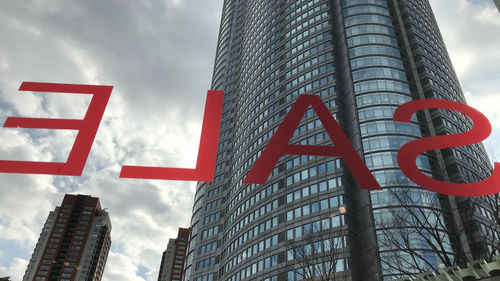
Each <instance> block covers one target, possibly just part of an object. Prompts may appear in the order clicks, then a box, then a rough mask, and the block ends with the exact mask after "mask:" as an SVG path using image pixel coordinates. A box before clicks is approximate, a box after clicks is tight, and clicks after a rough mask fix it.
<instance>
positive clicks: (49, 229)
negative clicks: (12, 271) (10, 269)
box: [23, 194, 111, 281]
mask: <svg viewBox="0 0 500 281" xmlns="http://www.w3.org/2000/svg"><path fill="white" fill-rule="evenodd" d="M110 232H111V221H110V219H109V215H108V213H107V212H106V211H105V210H103V209H102V207H101V204H100V202H99V199H98V198H95V197H91V196H87V195H69V194H66V195H65V196H64V199H63V202H62V203H61V206H58V207H56V208H55V209H54V211H52V212H50V213H49V216H48V218H47V220H46V221H45V225H44V227H43V229H42V232H41V234H40V238H39V239H38V242H37V244H36V246H35V250H34V252H33V255H32V257H31V259H30V262H29V264H28V268H27V270H26V273H25V275H24V278H23V281H99V280H101V278H102V274H103V272H104V266H105V265H106V259H107V257H108V252H109V248H110V246H111V236H110Z"/></svg>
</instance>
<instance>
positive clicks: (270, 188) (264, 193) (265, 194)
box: [229, 183, 278, 222]
mask: <svg viewBox="0 0 500 281" xmlns="http://www.w3.org/2000/svg"><path fill="white" fill-rule="evenodd" d="M275 192H278V183H274V184H273V185H270V186H268V187H266V188H264V189H262V190H261V191H260V192H258V193H256V194H255V195H253V196H252V197H250V198H249V199H247V200H246V201H245V202H244V203H243V204H241V205H240V206H239V207H238V208H236V210H233V211H232V212H233V213H232V214H231V216H230V217H229V222H231V221H233V220H234V219H235V218H236V217H238V216H239V215H240V214H242V213H243V212H245V210H247V209H248V208H250V207H252V206H253V205H254V204H257V203H259V201H260V200H262V199H264V198H266V197H268V196H271V194H273V193H275ZM242 193H243V192H240V193H239V194H242ZM239 194H238V196H239ZM236 198H237V197H236ZM236 198H234V199H233V200H232V202H234V201H236V200H235V199H236ZM266 208H267V207H266ZM261 215H262V214H261ZM256 218H257V217H256Z"/></svg>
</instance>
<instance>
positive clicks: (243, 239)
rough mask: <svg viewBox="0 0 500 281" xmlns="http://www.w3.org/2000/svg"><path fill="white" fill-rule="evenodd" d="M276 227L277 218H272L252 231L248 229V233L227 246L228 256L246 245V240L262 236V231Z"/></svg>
mask: <svg viewBox="0 0 500 281" xmlns="http://www.w3.org/2000/svg"><path fill="white" fill-rule="evenodd" d="M276 226H278V217H277V216H276V217H274V218H271V219H268V220H267V221H265V222H262V223H261V224H259V225H256V226H254V228H253V229H250V230H249V231H247V232H245V233H243V234H242V235H241V236H239V237H238V238H236V239H235V240H234V241H233V242H231V244H229V246H228V248H227V249H228V254H229V253H231V252H232V251H234V250H235V249H237V248H238V247H240V246H241V245H243V244H244V243H246V242H247V241H248V240H250V239H252V238H254V237H257V235H262V234H263V232H264V231H267V230H270V229H271V228H273V227H276Z"/></svg>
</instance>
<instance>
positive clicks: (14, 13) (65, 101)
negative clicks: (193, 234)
mask: <svg viewBox="0 0 500 281" xmlns="http://www.w3.org/2000/svg"><path fill="white" fill-rule="evenodd" d="M221 5H222V3H215V2H213V1H210V0H202V1H196V2H193V1H148V0H144V1H133V2H126V3H125V2H123V1H118V0H112V1H98V0H89V1H84V2H82V1H76V0H70V1H60V0H31V1H15V0H6V1H4V2H3V3H2V9H1V10H0V33H2V45H1V46H0V109H1V110H0V122H2V123H3V122H4V121H5V118H7V117H8V116H23V117H50V118H56V117H57V118H81V117H82V116H83V114H84V113H85V111H86V108H87V107H88V103H89V96H86V95H83V96H82V97H79V96H78V95H64V94H32V93H29V92H18V91H17V89H18V87H19V86H20V84H21V82H22V81H36V82H63V83H84V84H92V83H94V84H107V85H114V86H115V88H114V90H113V93H112V95H111V98H110V101H109V104H108V107H107V109H106V112H105V114H104V117H103V121H102V123H101V126H100V128H99V131H98V133H97V136H96V139H95V142H94V144H93V147H92V150H91V153H90V155H89V158H88V162H87V165H86V167H85V169H84V173H83V176H82V177H57V176H39V175H6V174H0V182H1V186H0V189H1V190H2V197H1V198H0V237H2V241H4V242H5V241H6V242H5V243H12V244H13V245H20V246H22V249H23V251H22V252H19V253H18V252H16V253H13V252H8V253H5V255H4V256H3V257H2V259H0V262H1V263H0V267H3V268H6V269H7V268H10V267H11V264H14V263H16V264H17V263H18V261H19V260H21V259H23V260H28V259H29V258H30V256H31V254H32V251H33V248H34V245H35V243H36V240H37V239H38V235H39V233H40V231H41V227H42V225H43V223H44V221H45V219H46V217H47V215H48V212H49V211H50V210H52V209H53V208H54V207H55V206H56V205H58V204H60V202H61V200H62V197H63V195H64V193H66V192H70V193H84V194H91V195H93V196H96V197H100V198H101V203H102V206H103V207H105V208H108V210H109V212H110V217H111V221H112V224H113V230H112V233H111V234H112V240H113V244H112V251H111V252H110V255H109V259H108V263H107V266H106V273H105V280H110V281H115V280H120V281H121V280H143V279H142V278H140V277H139V276H137V274H139V272H141V274H142V275H146V276H147V278H148V280H155V279H156V278H157V276H155V275H157V273H158V266H159V263H160V260H161V254H162V252H163V251H164V249H165V247H166V243H167V241H168V238H172V237H174V236H175V235H176V234H177V227H179V226H188V223H189V219H190V215H191V206H192V201H193V196H194V192H193V189H194V183H186V182H165V181H145V180H131V179H119V178H118V176H119V173H120V169H121V166H122V165H124V164H128V165H148V166H151V165H156V166H173V167H194V165H195V161H196V153H197V149H198V144H199V135H200V129H201V120H202V116H203V105H204V101H205V95H206V90H207V89H208V88H209V86H210V77H211V73H212V69H213V68H212V66H213V54H214V53H215V47H216V36H217V32H218V27H219V20H220V11H221V8H222V7H221ZM74 133H75V132H67V131H66V132H65V131H57V130H23V129H4V128H0V139H1V140H2V141H1V142H0V159H14V160H38V161H54V160H57V161H64V160H65V158H66V157H67V155H68V154H69V150H70V148H71V146H72V143H73V140H74V135H75V134H74ZM21 198H22V199H23V200H20V199H21ZM6 255H8V256H9V258H7V259H5V256H6ZM18 264H21V263H18ZM23 267H24V269H23V270H22V272H21V271H19V273H13V274H16V278H21V277H22V274H23V273H24V270H25V265H23ZM12 272H14V271H12Z"/></svg>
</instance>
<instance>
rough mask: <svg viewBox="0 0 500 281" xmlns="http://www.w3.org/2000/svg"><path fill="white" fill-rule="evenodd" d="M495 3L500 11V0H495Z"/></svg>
mask: <svg viewBox="0 0 500 281" xmlns="http://www.w3.org/2000/svg"><path fill="white" fill-rule="evenodd" d="M493 1H494V2H495V5H497V8H498V11H499V12H500V0H493Z"/></svg>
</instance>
